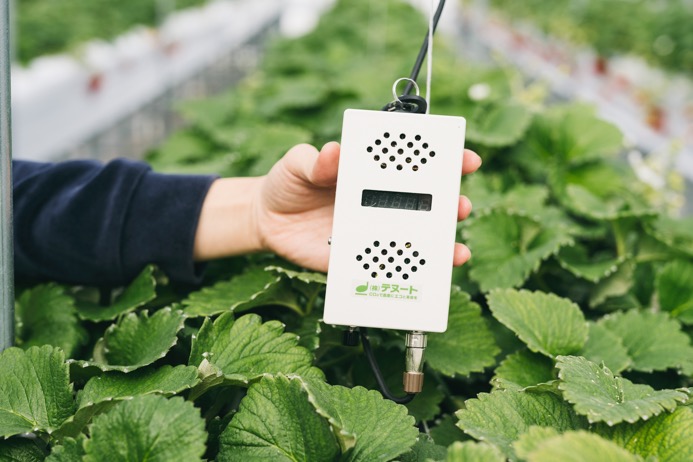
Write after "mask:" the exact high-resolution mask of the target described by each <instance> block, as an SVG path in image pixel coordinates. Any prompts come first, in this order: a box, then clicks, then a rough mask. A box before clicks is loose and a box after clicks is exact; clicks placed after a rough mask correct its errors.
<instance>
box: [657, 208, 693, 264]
mask: <svg viewBox="0 0 693 462" xmlns="http://www.w3.org/2000/svg"><path fill="white" fill-rule="evenodd" d="M646 230H647V232H648V234H649V235H650V236H652V237H654V238H655V239H656V240H657V241H659V242H661V243H663V244H665V245H666V246H667V247H669V248H670V249H673V250H674V251H676V252H677V253H680V254H683V255H685V256H687V257H693V218H690V217H688V218H682V219H674V218H671V217H667V216H665V215H659V216H658V217H657V219H656V220H653V221H651V222H649V223H648V226H647V227H646Z"/></svg>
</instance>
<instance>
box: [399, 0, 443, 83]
mask: <svg viewBox="0 0 693 462" xmlns="http://www.w3.org/2000/svg"><path fill="white" fill-rule="evenodd" d="M444 6H445V0H440V2H438V8H437V9H436V13H435V15H434V16H433V33H435V32H436V28H437V27H438V20H439V19H440V15H441V14H442V13H443V7H444ZM428 35H429V30H428V29H426V37H425V38H424V41H423V44H422V45H421V49H420V50H419V55H418V56H417V57H416V62H415V63H414V67H413V68H412V70H411V74H410V75H409V79H411V80H410V81H409V82H407V86H406V87H405V88H404V93H403V94H404V95H408V94H409V93H411V90H412V88H414V83H413V82H412V81H414V82H416V79H418V78H419V71H421V66H422V65H423V62H424V58H426V53H427V52H428Z"/></svg>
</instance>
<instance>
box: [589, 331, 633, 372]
mask: <svg viewBox="0 0 693 462" xmlns="http://www.w3.org/2000/svg"><path fill="white" fill-rule="evenodd" d="M587 326H588V331H589V333H588V337H587V343H585V347H584V348H583V349H582V351H581V352H580V355H581V356H584V357H585V358H587V359H589V360H590V361H592V362H594V363H597V364H601V363H602V362H603V363H604V365H605V366H606V367H608V368H609V369H610V370H611V371H613V372H614V373H616V374H618V373H619V372H621V371H623V370H624V369H626V368H627V367H628V366H630V364H631V359H630V356H628V349H627V348H626V347H625V346H624V345H623V340H621V337H619V336H618V335H616V334H614V333H613V332H611V331H610V330H608V329H607V328H606V327H604V326H602V325H601V324H595V323H593V322H591V321H588V322H587Z"/></svg>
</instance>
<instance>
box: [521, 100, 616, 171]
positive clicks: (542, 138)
mask: <svg viewBox="0 0 693 462" xmlns="http://www.w3.org/2000/svg"><path fill="white" fill-rule="evenodd" d="M525 144H526V146H527V148H528V149H529V150H530V152H531V153H532V154H533V155H535V156H538V157H539V159H541V160H544V161H554V160H555V161H559V162H562V163H567V164H580V163H584V162H587V161H590V160H600V159H603V158H604V157H613V156H615V155H616V154H617V153H618V152H619V151H620V150H621V148H622V146H623V135H622V134H621V132H620V130H619V129H618V128H616V127H615V126H614V125H612V124H610V123H608V122H604V121H603V120H600V119H598V118H597V117H596V116H595V115H594V108H592V107H590V106H587V105H583V104H571V105H556V106H554V107H551V108H549V109H547V110H546V111H545V112H544V113H542V114H539V115H538V116H537V117H535V119H534V123H533V124H532V127H531V128H530V130H529V132H528V133H527V137H526V140H525ZM539 159H538V160H539Z"/></svg>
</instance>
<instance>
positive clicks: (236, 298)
mask: <svg viewBox="0 0 693 462" xmlns="http://www.w3.org/2000/svg"><path fill="white" fill-rule="evenodd" d="M279 280H280V278H279V277H278V276H277V275H276V274H272V273H271V272H269V271H265V270H264V269H262V268H251V269H250V270H248V271H246V272H245V273H243V274H241V275H238V276H235V277H233V278H231V280H229V281H222V282H218V283H216V284H214V285H213V286H211V287H205V288H203V289H201V290H199V291H197V292H193V293H191V294H190V295H188V298H186V299H185V300H183V301H182V302H181V303H182V304H183V306H185V308H184V309H183V312H184V313H185V315H186V316H188V317H191V318H194V317H198V316H213V315H216V314H219V313H224V312H227V311H235V310H243V309H249V308H252V307H254V306H259V304H262V303H265V302H266V301H267V298H265V297H263V294H267V292H268V291H269V290H270V289H271V288H272V287H273V286H275V285H276V284H277V283H278V282H279Z"/></svg>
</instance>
